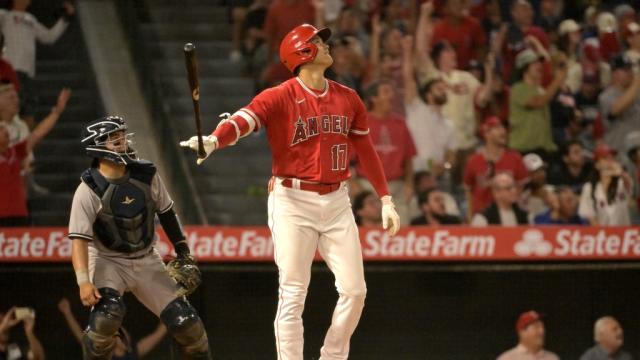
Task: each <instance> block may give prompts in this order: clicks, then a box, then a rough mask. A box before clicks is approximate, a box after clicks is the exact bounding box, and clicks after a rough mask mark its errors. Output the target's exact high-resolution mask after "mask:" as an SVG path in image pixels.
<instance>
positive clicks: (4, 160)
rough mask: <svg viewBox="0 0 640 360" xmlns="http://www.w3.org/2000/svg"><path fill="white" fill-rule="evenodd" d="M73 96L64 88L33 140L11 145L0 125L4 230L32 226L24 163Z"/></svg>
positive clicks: (0, 211) (4, 127)
mask: <svg viewBox="0 0 640 360" xmlns="http://www.w3.org/2000/svg"><path fill="white" fill-rule="evenodd" d="M70 94H71V92H70V90H69V89H64V90H63V91H62V92H61V93H60V97H59V98H58V102H57V104H56V106H54V107H53V108H52V109H51V113H49V115H48V116H47V117H46V118H44V120H42V121H41V122H40V123H39V124H38V126H36V128H35V129H33V131H32V132H31V134H30V135H29V137H27V138H26V139H25V140H23V141H21V142H18V143H16V144H14V145H9V129H8V128H7V125H6V124H5V123H3V122H0V174H2V175H1V176H0V227H2V226H27V225H29V211H28V210H27V194H26V190H25V188H24V181H23V180H22V176H20V170H21V168H22V161H23V160H24V159H25V158H26V157H27V155H29V153H30V152H31V150H33V148H34V147H35V146H36V144H37V143H38V142H40V140H42V139H43V138H44V137H45V136H46V135H47V134H48V133H49V131H51V129H52V128H53V126H54V125H55V124H56V123H57V122H58V119H59V118H60V114H62V112H63V111H64V109H65V107H66V105H67V101H68V100H69V96H70Z"/></svg>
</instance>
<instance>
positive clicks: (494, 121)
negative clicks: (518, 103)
mask: <svg viewBox="0 0 640 360" xmlns="http://www.w3.org/2000/svg"><path fill="white" fill-rule="evenodd" d="M496 126H504V125H503V124H502V121H500V119H499V118H498V117H497V116H489V117H487V118H485V119H484V121H483V122H482V134H483V135H484V134H485V133H486V132H487V131H489V130H491V129H493V128H494V127H496Z"/></svg>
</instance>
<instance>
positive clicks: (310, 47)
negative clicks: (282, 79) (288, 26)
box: [280, 24, 331, 72]
mask: <svg viewBox="0 0 640 360" xmlns="http://www.w3.org/2000/svg"><path fill="white" fill-rule="evenodd" d="M316 35H318V36H320V38H321V39H322V41H325V42H326V41H327V40H329V38H330V37H331V30H330V29H328V28H323V29H316V28H315V26H313V25H309V24H302V25H299V26H297V27H296V28H294V29H293V30H291V31H290V32H289V33H288V34H287V35H286V36H285V37H284V39H282V42H280V61H282V63H283V64H284V66H286V67H287V69H289V71H291V72H295V71H296V69H297V68H298V66H300V65H302V64H306V63H308V62H311V61H313V59H315V58H316V55H317V54H318V47H317V46H316V45H315V44H313V43H312V42H311V38H313V37H314V36H316Z"/></svg>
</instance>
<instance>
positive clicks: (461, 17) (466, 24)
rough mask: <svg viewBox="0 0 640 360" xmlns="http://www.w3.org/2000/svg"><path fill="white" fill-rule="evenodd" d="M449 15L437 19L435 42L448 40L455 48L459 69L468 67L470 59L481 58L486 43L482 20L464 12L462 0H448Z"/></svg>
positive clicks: (434, 30) (434, 34) (434, 33)
mask: <svg viewBox="0 0 640 360" xmlns="http://www.w3.org/2000/svg"><path fill="white" fill-rule="evenodd" d="M446 9H447V16H446V17H444V18H442V19H441V20H439V21H437V22H436V23H435V25H434V29H433V43H434V44H435V43H437V42H438V41H440V40H447V41H448V42H449V43H450V44H451V45H452V46H453V48H454V49H455V51H456V55H457V57H458V69H466V67H467V65H468V64H469V61H471V60H474V59H475V60H481V58H482V53H483V51H484V48H485V45H486V38H485V33H484V30H483V29H482V25H481V24H480V22H479V21H478V20H476V19H474V18H473V17H471V16H469V15H465V13H464V4H463V1H462V0H447V3H446Z"/></svg>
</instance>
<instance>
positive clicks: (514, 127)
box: [509, 49, 567, 157]
mask: <svg viewBox="0 0 640 360" xmlns="http://www.w3.org/2000/svg"><path fill="white" fill-rule="evenodd" d="M542 60H543V56H542V55H540V54H539V53H537V52H536V51H534V50H532V49H526V50H524V51H522V52H521V53H520V54H518V56H517V57H516V68H517V69H518V71H519V72H520V74H521V78H520V80H519V81H518V82H517V83H515V84H514V85H513V87H512V88H511V97H510V99H509V100H510V102H509V123H510V124H511V128H510V133H509V146H510V147H512V148H514V149H516V150H518V151H520V152H537V153H539V154H540V155H544V156H543V157H546V155H548V154H550V152H552V151H554V150H555V149H556V145H555V144H554V143H553V138H552V136H551V115H550V113H549V102H550V101H551V100H552V99H553V98H554V97H555V95H556V93H557V92H558V89H560V86H562V84H564V81H565V78H566V76H567V71H566V68H565V66H558V69H557V71H556V75H555V77H554V79H553V81H552V82H551V84H549V86H547V87H546V88H543V87H542V71H543V65H542Z"/></svg>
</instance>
